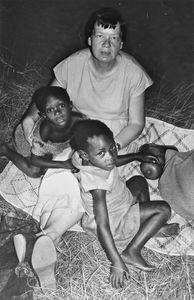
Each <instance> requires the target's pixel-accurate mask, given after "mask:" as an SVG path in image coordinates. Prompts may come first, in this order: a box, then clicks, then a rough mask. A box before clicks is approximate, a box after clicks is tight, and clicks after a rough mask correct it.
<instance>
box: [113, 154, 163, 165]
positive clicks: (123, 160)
mask: <svg viewBox="0 0 194 300" xmlns="http://www.w3.org/2000/svg"><path fill="white" fill-rule="evenodd" d="M134 160H137V161H139V162H148V163H150V162H152V163H156V162H157V163H159V160H158V158H157V157H156V156H154V155H149V154H145V153H141V152H136V153H129V154H125V155H118V156H117V158H116V166H117V167H120V166H123V165H126V164H128V163H130V162H132V161H134Z"/></svg>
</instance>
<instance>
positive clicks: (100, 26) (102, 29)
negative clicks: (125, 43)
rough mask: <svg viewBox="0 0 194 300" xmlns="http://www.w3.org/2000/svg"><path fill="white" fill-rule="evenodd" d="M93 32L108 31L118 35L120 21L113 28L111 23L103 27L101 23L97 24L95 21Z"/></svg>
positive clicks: (119, 32)
mask: <svg viewBox="0 0 194 300" xmlns="http://www.w3.org/2000/svg"><path fill="white" fill-rule="evenodd" d="M93 32H94V33H98V32H100V33H110V34H117V35H120V34H121V27H120V23H117V24H116V27H115V28H112V27H111V25H110V27H107V28H104V26H103V25H102V24H99V25H98V24H97V23H95V25H94V31H93Z"/></svg>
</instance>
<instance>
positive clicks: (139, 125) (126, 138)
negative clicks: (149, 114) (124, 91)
mask: <svg viewBox="0 0 194 300" xmlns="http://www.w3.org/2000/svg"><path fill="white" fill-rule="evenodd" d="M128 113H129V121H128V125H127V126H126V127H125V128H123V130H121V132H120V133H119V134H118V135H117V136H116V137H115V142H116V143H118V144H119V145H120V146H121V149H122V148H124V147H125V146H127V145H128V144H129V143H131V142H133V141H134V140H135V139H136V138H138V136H139V135H140V134H141V132H142V130H143V128H144V126H145V108H144V93H142V94H141V95H139V96H137V97H132V98H131V99H130V104H129V112H128Z"/></svg>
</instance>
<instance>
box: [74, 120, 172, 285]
mask: <svg viewBox="0 0 194 300" xmlns="http://www.w3.org/2000/svg"><path fill="white" fill-rule="evenodd" d="M73 132H74V133H73V137H72V139H71V147H72V148H73V149H74V150H75V151H76V152H75V154H74V156H73V158H72V163H73V164H74V165H75V167H76V168H77V169H79V170H80V172H78V173H76V174H75V176H77V178H78V180H79V183H80V187H81V196H82V202H83V206H84V209H85V213H84V215H83V218H82V222H81V223H82V227H83V228H84V230H86V231H88V232H90V233H93V234H94V235H96V236H97V237H98V239H99V241H100V243H101V245H102V247H103V249H104V251H105V253H106V255H107V257H108V259H109V260H110V262H111V267H110V268H111V270H110V282H111V284H112V286H113V287H116V288H120V287H122V286H123V284H124V279H125V278H129V275H128V272H127V265H128V264H130V265H133V266H135V267H137V268H139V269H141V270H143V271H151V270H153V269H154V266H153V265H150V264H149V263H147V262H146V261H145V260H144V258H143V256H142V254H141V250H142V248H143V246H144V245H145V243H146V242H147V241H148V240H149V239H150V238H151V237H153V236H154V235H155V234H156V233H157V232H158V231H159V230H160V229H162V227H164V228H165V226H167V227H168V225H166V222H167V220H168V219H169V217H170V215H171V210H170V206H169V205H168V204H167V203H166V202H165V201H150V197H149V191H148V185H147V181H146V180H145V179H144V178H143V177H142V176H134V177H132V178H130V179H129V180H127V181H126V182H124V181H123V180H122V179H121V178H120V176H119V173H118V169H117V167H118V166H121V165H124V164H126V163H129V162H131V161H133V160H138V161H141V162H143V161H152V160H153V157H150V159H148V158H147V160H146V158H145V156H144V154H143V153H135V154H126V155H123V156H117V148H116V145H115V141H114V138H113V133H112V131H111V130H110V129H109V128H108V127H107V126H106V125H105V124H104V123H102V122H100V121H97V120H84V121H81V122H78V123H77V124H75V126H74V128H73Z"/></svg>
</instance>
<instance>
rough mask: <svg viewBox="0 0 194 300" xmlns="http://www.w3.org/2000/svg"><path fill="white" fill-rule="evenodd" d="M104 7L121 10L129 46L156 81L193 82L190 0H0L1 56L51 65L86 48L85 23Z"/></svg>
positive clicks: (20, 62)
mask: <svg viewBox="0 0 194 300" xmlns="http://www.w3.org/2000/svg"><path fill="white" fill-rule="evenodd" d="M103 6H112V7H115V8H116V9H118V10H119V11H120V13H121V14H122V16H123V18H124V19H125V21H126V24H127V27H128V37H127V42H126V45H125V51H126V52H128V53H130V54H132V55H133V56H134V57H135V58H136V59H137V60H138V61H139V62H140V63H141V64H142V65H143V66H144V67H145V69H146V70H147V71H148V73H149V74H150V75H151V77H152V78H153V79H154V81H155V84H157V83H158V84H160V83H161V82H165V84H166V85H167V86H168V87H170V88H174V87H176V86H177V85H179V84H182V83H184V84H190V83H193V79H194V75H193V74H194V73H193V66H194V62H193V53H194V52H193V50H194V43H193V41H194V39H193V36H194V32H193V28H194V21H193V19H194V16H193V1H189V0H120V1H118V0H117V1H116V0H0V15H1V21H0V22H1V23H0V42H1V44H0V57H1V58H3V60H4V61H7V62H9V63H11V65H12V66H13V67H14V68H15V69H16V70H22V69H23V68H25V66H26V64H31V63H34V62H35V63H36V64H39V65H41V66H43V67H46V68H48V69H49V70H51V69H52V67H53V66H54V65H55V64H56V63H57V62H58V61H60V60H61V59H62V58H64V57H65V56H67V55H68V54H70V53H72V52H74V51H76V50H78V49H80V48H83V47H85V44H84V26H85V23H86V21H87V19H88V17H89V16H90V14H91V13H92V12H93V11H94V10H96V9H98V8H100V7H103Z"/></svg>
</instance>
